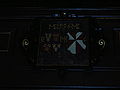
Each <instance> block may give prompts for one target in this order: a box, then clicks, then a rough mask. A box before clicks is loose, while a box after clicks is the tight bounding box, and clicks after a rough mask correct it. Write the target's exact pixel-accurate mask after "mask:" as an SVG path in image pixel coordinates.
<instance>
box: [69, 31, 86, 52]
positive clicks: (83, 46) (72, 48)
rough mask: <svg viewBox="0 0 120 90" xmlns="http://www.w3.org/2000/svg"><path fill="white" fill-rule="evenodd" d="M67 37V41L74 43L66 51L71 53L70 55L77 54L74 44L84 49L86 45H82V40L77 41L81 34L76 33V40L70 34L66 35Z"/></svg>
mask: <svg viewBox="0 0 120 90" xmlns="http://www.w3.org/2000/svg"><path fill="white" fill-rule="evenodd" d="M67 35H68V36H69V39H68V40H73V41H74V42H73V43H72V44H71V45H70V46H69V48H68V50H69V51H70V52H71V53H72V54H76V53H77V51H76V50H77V48H76V43H78V44H79V45H80V46H81V47H82V48H83V49H86V45H85V44H84V43H83V40H79V39H78V38H79V37H80V36H81V35H82V32H77V33H76V38H74V37H73V36H72V35H71V34H70V33H67Z"/></svg>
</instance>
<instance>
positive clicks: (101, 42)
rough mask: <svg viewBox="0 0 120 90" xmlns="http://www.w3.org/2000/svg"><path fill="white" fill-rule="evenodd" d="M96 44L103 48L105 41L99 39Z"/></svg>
mask: <svg viewBox="0 0 120 90" xmlns="http://www.w3.org/2000/svg"><path fill="white" fill-rule="evenodd" d="M98 44H99V45H100V46H102V47H103V48H104V47H105V44H106V43H105V40H103V39H100V40H99V41H98Z"/></svg>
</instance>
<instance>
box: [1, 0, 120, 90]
mask: <svg viewBox="0 0 120 90" xmlns="http://www.w3.org/2000/svg"><path fill="white" fill-rule="evenodd" d="M0 2H1V3H0V11H1V13H0V18H1V19H2V18H3V17H4V19H5V18H8V17H9V16H16V11H17V9H16V7H42V8H109V7H110V8H117V7H119V6H120V3H119V0H116V1H115V0H111V1H110V0H104V2H103V1H100V0H99V1H98V0H96V1H93V0H79V1H78V0H72V1H71V0H66V1H65V0H64V1H60V0H56V1H52V0H49V1H46V0H24V1H21V0H19V1H18V0H16V1H15V0H14V1H13V0H9V1H7V0H4V1H0ZM36 9H37V8H36ZM23 11H24V10H23ZM32 11H33V10H32ZM29 12H30V9H29ZM17 15H18V12H17ZM22 15H24V13H22ZM4 19H2V20H0V26H1V29H0V30H2V29H3V28H4V27H6V28H5V29H4V30H6V31H10V30H13V31H14V27H15V28H17V30H18V31H21V33H19V32H17V31H15V33H16V34H15V33H14V35H18V36H17V37H21V34H22V32H24V30H26V28H28V27H29V24H31V23H32V21H31V20H30V21H29V20H25V21H24V20H21V21H20V20H19V21H17V20H15V21H14V20H7V19H5V20H4ZM23 21H24V23H23ZM16 23H18V24H16ZM14 35H13V36H12V37H13V38H14ZM14 39H15V40H16V41H17V40H18V41H19V38H14ZM13 43H16V42H13ZM14 45H16V44H14ZM11 47H12V48H14V53H15V55H13V56H12V57H11V56H7V55H6V54H1V57H0V60H1V62H2V63H0V72H1V73H0V88H8V87H10V88H13V87H16V88H17V89H18V88H21V87H22V88H24V87H26V88H31V87H32V88H39V87H40V86H56V85H58V86H60V85H66V86H79V85H81V86H99V87H101V86H116V87H118V86H120V78H119V76H120V72H119V70H115V71H109V70H108V71H107V70H105V71H104V70H103V71H93V72H90V71H84V72H81V71H70V72H69V71H67V72H64V73H65V74H62V73H63V72H59V71H55V70H51V71H47V70H46V71H40V70H39V69H37V70H34V69H33V68H31V67H29V68H28V67H27V69H28V70H25V68H26V67H24V60H25V57H24V56H22V54H21V52H22V51H21V49H20V48H19V47H17V46H15V47H14V46H11ZM17 50H20V52H19V51H17ZM16 52H17V53H16ZM11 58H12V59H11ZM108 63H109V62H108ZM61 75H65V76H62V77H61ZM1 90H2V89H1Z"/></svg>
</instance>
